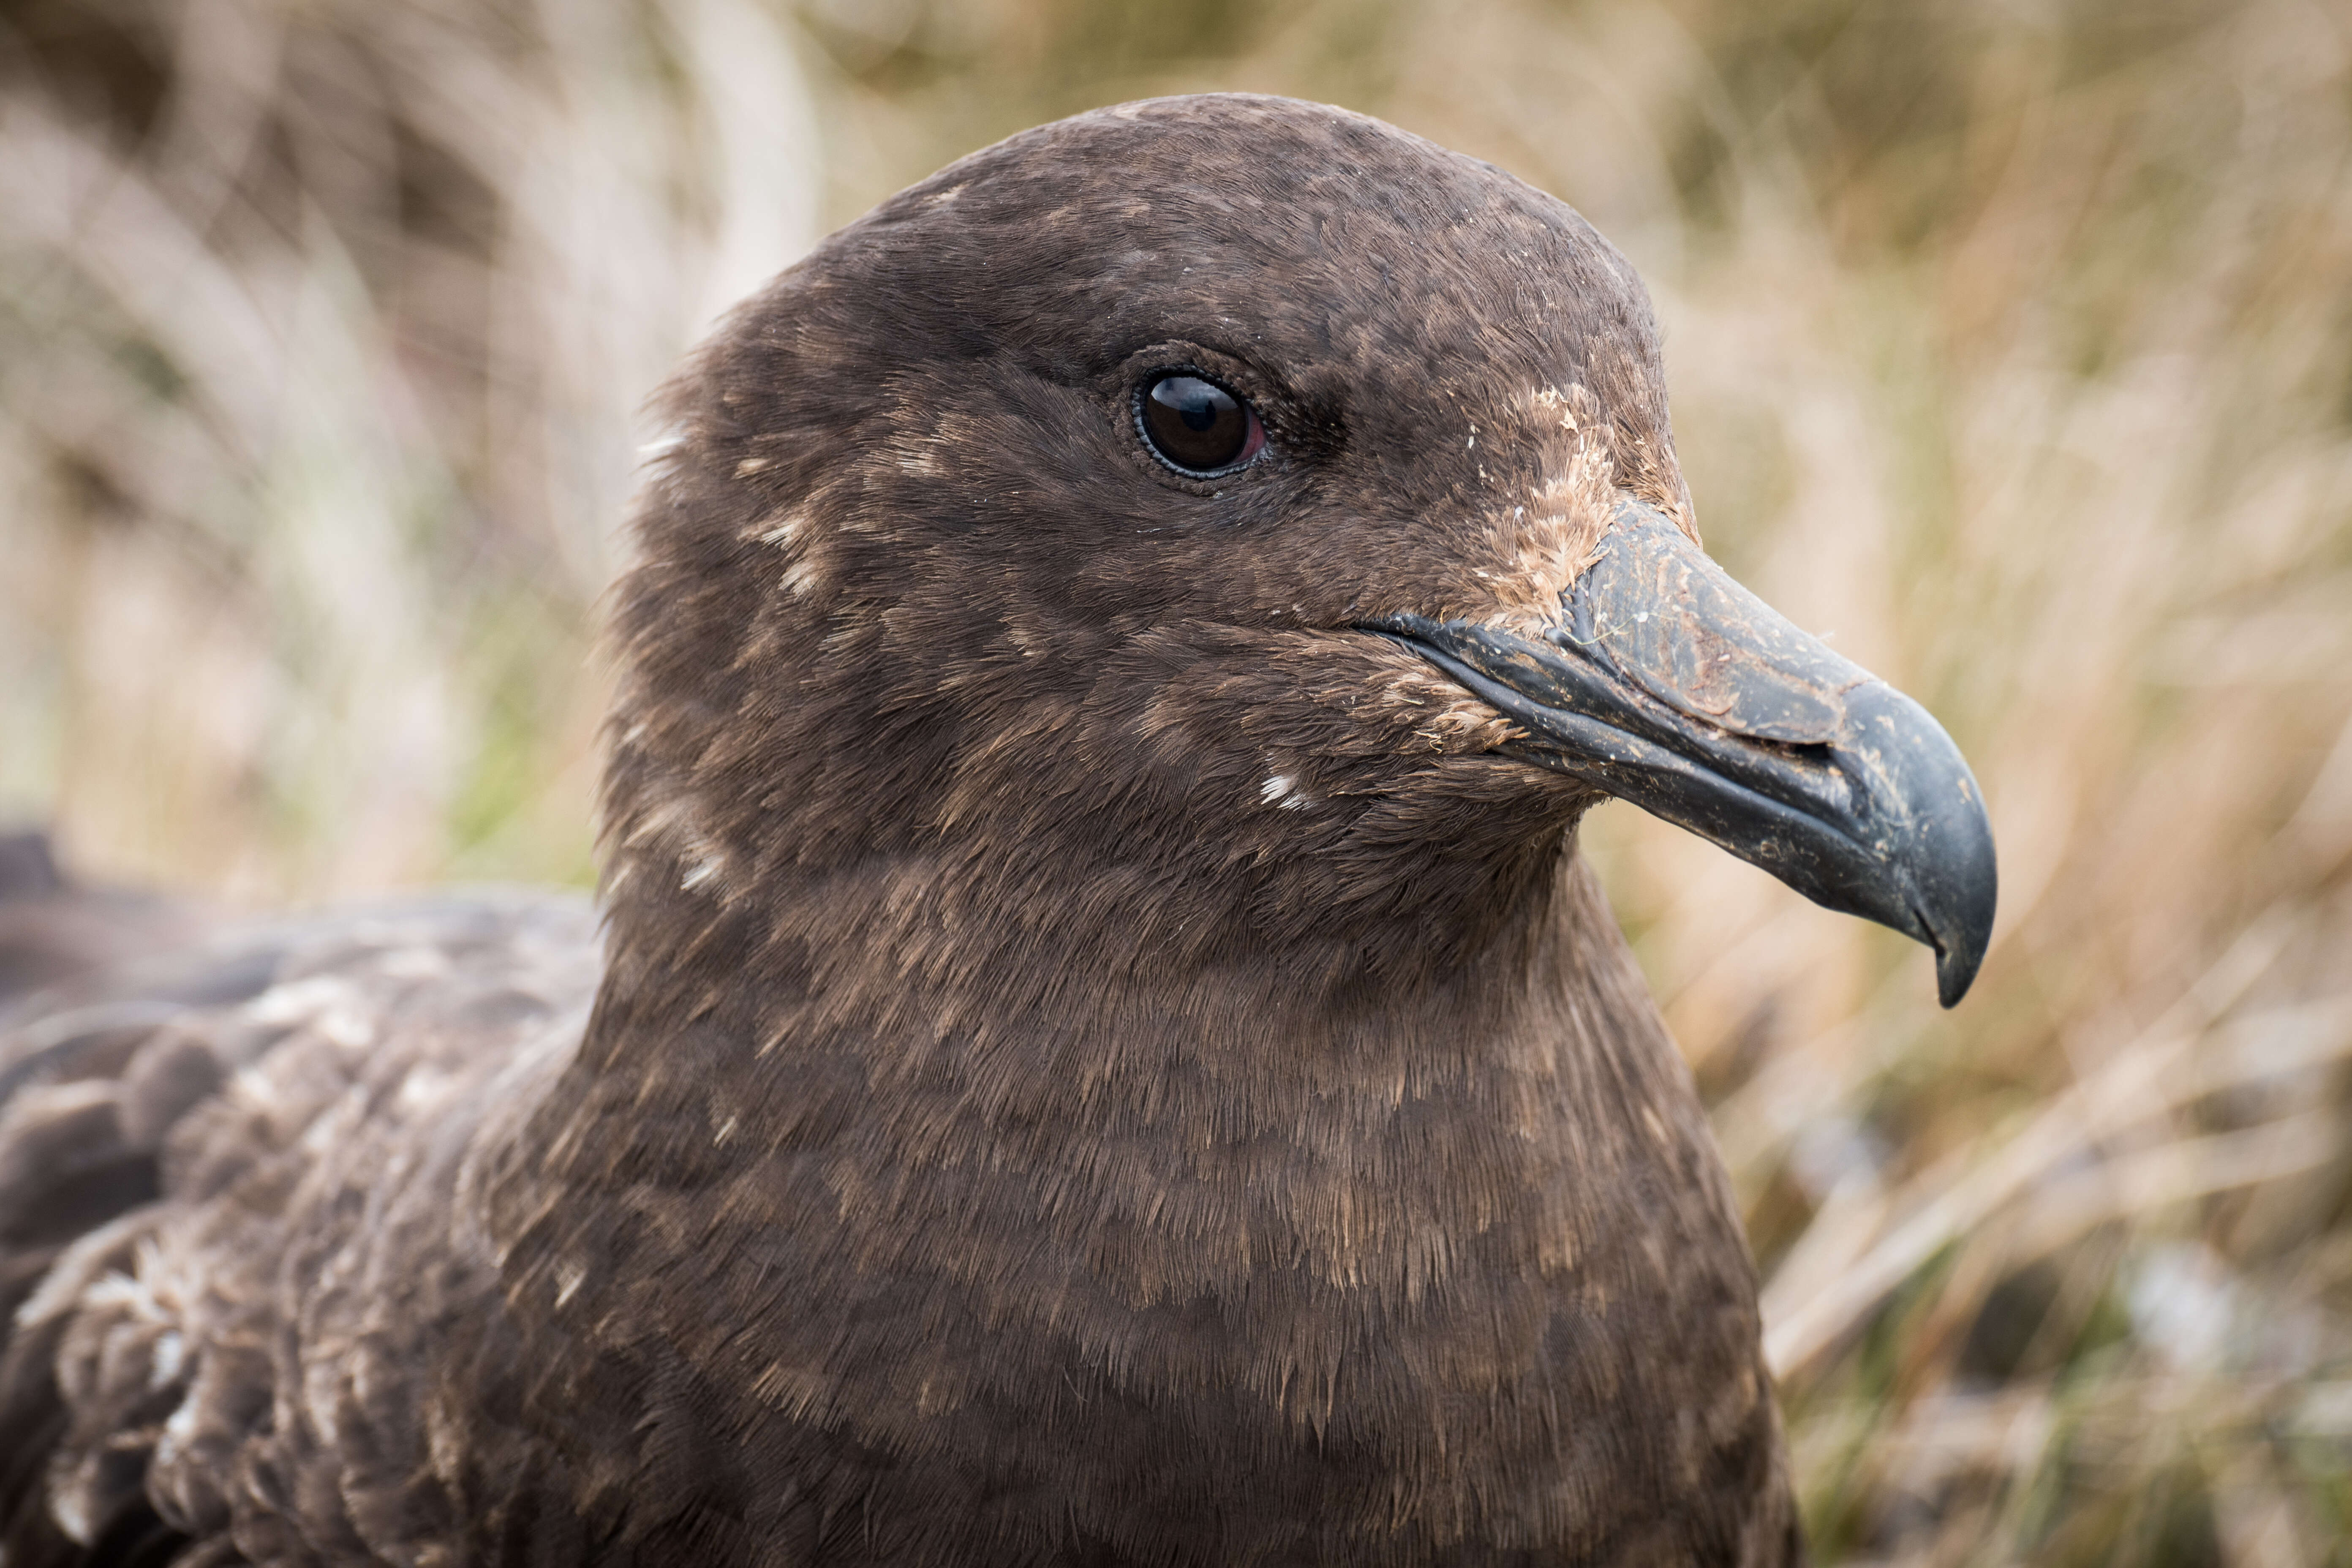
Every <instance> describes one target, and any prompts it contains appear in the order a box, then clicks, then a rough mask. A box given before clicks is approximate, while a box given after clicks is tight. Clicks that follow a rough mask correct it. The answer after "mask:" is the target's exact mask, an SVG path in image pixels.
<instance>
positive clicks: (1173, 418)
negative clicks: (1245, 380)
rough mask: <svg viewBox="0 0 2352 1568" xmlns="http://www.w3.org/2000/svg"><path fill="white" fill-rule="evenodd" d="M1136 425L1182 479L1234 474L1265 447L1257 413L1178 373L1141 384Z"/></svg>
mask: <svg viewBox="0 0 2352 1568" xmlns="http://www.w3.org/2000/svg"><path fill="white" fill-rule="evenodd" d="M1135 422H1136V425H1137V426H1139V428H1140V429H1141V430H1142V432H1143V439H1144V441H1145V442H1146V444H1148V445H1149V446H1150V447H1151V449H1152V451H1153V452H1154V453H1156V454H1157V455H1158V456H1159V458H1160V461H1161V462H1163V463H1166V464H1167V465H1168V466H1169V467H1170V468H1174V469H1175V470H1176V471H1177V472H1179V473H1181V474H1191V475H1195V476H1199V475H1204V474H1217V473H1223V472H1224V471H1225V470H1226V469H1228V468H1239V467H1241V466H1242V465H1243V464H1244V463H1246V462H1248V461H1249V460H1250V459H1251V458H1255V457H1256V456H1257V455H1258V453H1259V452H1260V451H1262V450H1264V449H1265V426H1262V425H1260V424H1259V423H1258V418H1257V411H1256V410H1255V409H1254V408H1252V407H1251V406H1250V405H1248V404H1246V403H1244V402H1243V401H1242V400H1241V399H1240V398H1238V397H1235V396H1234V395H1233V394H1232V393H1230V392H1227V391H1226V390H1225V389H1224V388H1223V387H1222V386H1219V385H1218V384H1216V383H1215V382H1213V381H1208V380H1204V379H1203V378H1202V377H1200V376H1197V375H1191V374H1185V373H1183V372H1181V371H1180V372H1176V373H1173V374H1162V375H1160V376H1159V377H1157V378H1156V379H1154V380H1152V381H1150V382H1148V383H1146V384H1144V386H1143V388H1142V389H1141V391H1140V393H1139V395H1138V396H1137V398H1136V418H1135Z"/></svg>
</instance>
